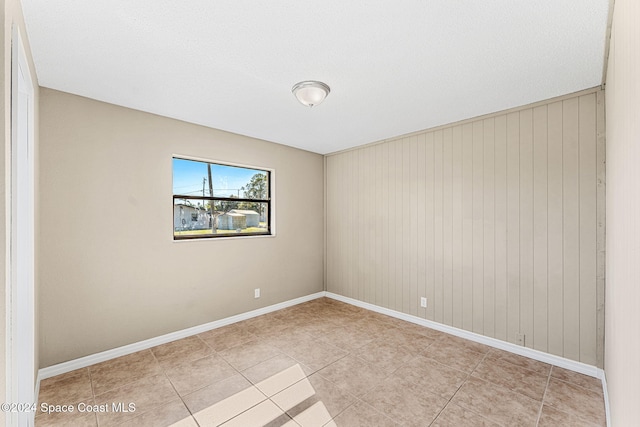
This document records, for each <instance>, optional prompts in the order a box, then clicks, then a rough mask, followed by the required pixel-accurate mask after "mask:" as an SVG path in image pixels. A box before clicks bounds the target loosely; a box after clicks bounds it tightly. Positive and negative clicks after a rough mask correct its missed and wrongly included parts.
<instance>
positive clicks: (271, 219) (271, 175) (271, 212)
mask: <svg viewBox="0 0 640 427" xmlns="http://www.w3.org/2000/svg"><path fill="white" fill-rule="evenodd" d="M174 159H178V160H188V161H194V162H201V163H205V164H207V163H208V164H212V165H214V164H215V165H220V166H231V167H236V168H244V169H252V170H258V171H261V172H265V173H266V174H267V181H268V185H267V198H266V199H247V198H235V197H218V196H192V195H186V194H185V195H179V194H173V189H172V191H171V193H172V197H171V202H172V214H171V218H172V225H173V224H174V221H175V218H174V214H173V208H174V207H175V200H176V199H181V200H202V201H203V202H204V201H211V202H212V204H213V202H215V201H223V202H224V201H230V202H249V203H265V204H266V207H267V217H266V223H267V230H266V231H265V232H264V233H222V234H202V235H183V236H176V234H175V228H174V227H173V226H172V232H171V235H172V241H174V242H185V241H194V240H196V241H199V240H211V239H213V240H217V239H236V238H258V237H275V235H276V233H275V197H274V192H275V191H274V190H275V169H273V168H268V167H264V166H255V165H247V164H241V163H233V162H228V161H224V160H211V159H205V158H201V157H193V156H188V155H182V154H172V155H171V181H172V187H173V160H174Z"/></svg>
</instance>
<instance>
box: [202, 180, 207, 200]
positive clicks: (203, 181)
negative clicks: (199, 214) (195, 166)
mask: <svg viewBox="0 0 640 427" xmlns="http://www.w3.org/2000/svg"><path fill="white" fill-rule="evenodd" d="M205 182H207V178H205V177H202V197H204V183H205Z"/></svg>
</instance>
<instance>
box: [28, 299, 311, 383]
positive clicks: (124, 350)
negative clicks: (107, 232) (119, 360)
mask: <svg viewBox="0 0 640 427" xmlns="http://www.w3.org/2000/svg"><path fill="white" fill-rule="evenodd" d="M323 296H324V292H317V293H315V294H311V295H307V296H304V297H300V298H295V299H292V300H289V301H284V302H281V303H278V304H273V305H270V306H268V307H263V308H259V309H257V310H252V311H248V312H246V313H242V314H238V315H235V316H231V317H226V318H224V319H220V320H216V321H214V322H210V323H205V324H203V325H198V326H194V327H192V328H187V329H183V330H181V331H176V332H171V333H169V334H165V335H161V336H159V337H155V338H150V339H148V340H144V341H139V342H136V343H133V344H128V345H125V346H122V347H118V348H114V349H111V350H107V351H102V352H100V353H96V354H92V355H89V356H85V357H81V358H79V359H74V360H70V361H68V362H64V363H59V364H57V365H52V366H48V367H46V368H42V369H40V370H39V371H38V381H37V385H36V389H39V387H40V380H44V379H46V378H51V377H54V376H56V375H60V374H65V373H67V372H71V371H74V370H76V369H80V368H86V367H87V366H90V365H93V364H96V363H100V362H105V361H107V360H111V359H115V358H116V357H120V356H126V355H127V354H131V353H135V352H137V351H141V350H146V349H148V348H151V347H155V346H158V345H161V344H166V343H168V342H171V341H175V340H179V339H182V338H187V337H190V336H192V335H196V334H200V333H202V332H206V331H210V330H212V329H216V328H220V327H222V326H226V325H230V324H232V323H236V322H240V321H242V320H247V319H251V318H252V317H256V316H261V315H263V314H267V313H271V312H273V311H278V310H282V309H283V308H287V307H291V306H293V305H297V304H300V303H303V302H307V301H311V300H313V299H316V298H321V297H323Z"/></svg>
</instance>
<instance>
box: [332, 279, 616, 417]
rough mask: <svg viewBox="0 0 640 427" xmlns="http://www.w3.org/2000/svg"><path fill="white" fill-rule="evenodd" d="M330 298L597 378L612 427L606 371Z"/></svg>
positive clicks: (354, 301)
mask: <svg viewBox="0 0 640 427" xmlns="http://www.w3.org/2000/svg"><path fill="white" fill-rule="evenodd" d="M325 296H326V297H327V298H332V299H335V300H337V301H342V302H344V303H347V304H351V305H355V306H356V307H361V308H365V309H367V310H371V311H375V312H377V313H380V314H386V315H387V316H391V317H395V318H397V319H401V320H406V321H407V322H411V323H415V324H417V325H421V326H426V327H427V328H431V329H436V330H438V331H441V332H446V333H448V334H451V335H455V336H457V337H461V338H465V339H468V340H470V341H475V342H478V343H481V344H485V345H488V346H490V347H494V348H499V349H500V350H504V351H508V352H510V353H515V354H519V355H520V356H525V357H528V358H530V359H534V360H538V361H540V362H544V363H548V364H550V365H554V366H558V367H560V368H565V369H569V370H570V371H574V372H578V373H581V374H584V375H588V376H590V377H594V378H598V379H599V380H600V381H601V382H602V393H603V397H604V407H605V413H606V417H607V425H608V426H610V425H611V415H610V412H609V394H608V392H607V380H606V377H605V373H604V370H602V369H600V368H598V367H597V366H593V365H587V364H586V363H582V362H576V361H575V360H571V359H567V358H564V357H560V356H555V355H553V354H549V353H545V352H543V351H539V350H534V349H532V348H527V347H522V346H520V345H516V344H512V343H510V342H506V341H502V340H499V339H496V338H490V337H486V336H484V335H480V334H476V333H474V332H469V331H465V330H464V329H459V328H456V327H453V326H448V325H443V324H442V323H437V322H433V321H431V320H427V319H423V318H421V317H417V316H413V315H411V314H406V313H401V312H399V311H395V310H391V309H389V308H385V307H380V306H378V305H375V304H370V303H367V302H364V301H360V300H357V299H353V298H349V297H345V296H342V295H338V294H334V293H332V292H328V291H326V292H325Z"/></svg>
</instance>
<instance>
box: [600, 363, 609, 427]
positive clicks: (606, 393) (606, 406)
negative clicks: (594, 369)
mask: <svg viewBox="0 0 640 427" xmlns="http://www.w3.org/2000/svg"><path fill="white" fill-rule="evenodd" d="M600 380H601V381H602V395H603V396H604V413H605V415H606V417H607V425H608V426H610V425H611V408H610V407H609V391H608V389H607V376H606V375H605V373H604V371H602V378H600Z"/></svg>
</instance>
